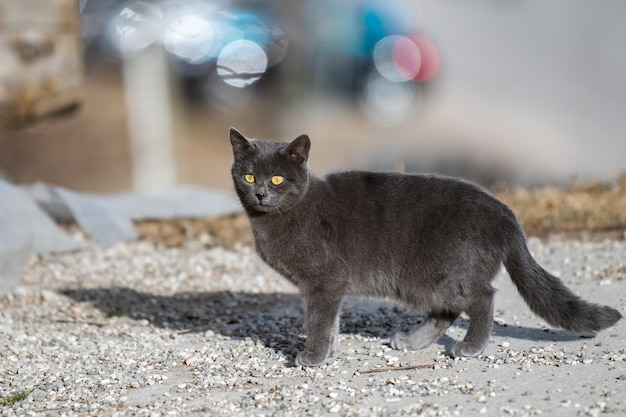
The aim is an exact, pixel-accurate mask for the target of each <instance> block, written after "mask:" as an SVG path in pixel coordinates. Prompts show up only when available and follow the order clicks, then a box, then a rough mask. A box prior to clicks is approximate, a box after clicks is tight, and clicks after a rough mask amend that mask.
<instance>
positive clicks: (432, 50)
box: [409, 35, 439, 82]
mask: <svg viewBox="0 0 626 417" xmlns="http://www.w3.org/2000/svg"><path fill="white" fill-rule="evenodd" d="M409 39H410V40H411V41H412V42H413V43H414V44H415V45H417V47H418V48H419V51H420V56H421V57H422V60H421V65H420V69H419V72H418V73H417V74H416V75H415V76H414V77H412V79H413V81H418V82H425V81H429V80H431V79H432V78H433V77H434V76H435V75H437V72H438V71H439V51H438V50H437V47H436V46H435V44H434V43H432V42H431V41H430V40H429V39H428V38H425V37H424V36H421V35H411V36H409Z"/></svg>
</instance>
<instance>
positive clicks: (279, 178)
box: [272, 175, 285, 185]
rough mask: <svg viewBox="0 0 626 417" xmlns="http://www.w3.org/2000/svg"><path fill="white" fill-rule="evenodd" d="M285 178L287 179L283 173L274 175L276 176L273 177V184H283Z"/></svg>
mask: <svg viewBox="0 0 626 417" xmlns="http://www.w3.org/2000/svg"><path fill="white" fill-rule="evenodd" d="M284 180H285V179H284V178H283V176H282V175H274V176H273V177H272V184H274V185H280V184H282V183H283V181H284Z"/></svg>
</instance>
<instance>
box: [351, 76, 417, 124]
mask: <svg viewBox="0 0 626 417" xmlns="http://www.w3.org/2000/svg"><path fill="white" fill-rule="evenodd" d="M416 92H417V88H416V85H415V84H414V83H399V82H396V81H391V80H389V79H388V78H386V77H383V76H381V75H380V74H378V73H376V72H375V71H374V72H372V73H371V74H370V76H369V77H368V79H367V81H366V84H365V88H364V91H363V97H362V100H361V107H362V108H363V110H364V112H365V114H366V115H367V117H368V118H369V119H370V120H371V121H372V122H374V123H376V124H377V125H379V126H385V127H389V126H394V125H397V124H399V123H401V122H402V121H404V120H405V119H406V117H407V115H408V114H409V111H410V110H411V108H412V107H413V106H414V105H415V104H416Z"/></svg>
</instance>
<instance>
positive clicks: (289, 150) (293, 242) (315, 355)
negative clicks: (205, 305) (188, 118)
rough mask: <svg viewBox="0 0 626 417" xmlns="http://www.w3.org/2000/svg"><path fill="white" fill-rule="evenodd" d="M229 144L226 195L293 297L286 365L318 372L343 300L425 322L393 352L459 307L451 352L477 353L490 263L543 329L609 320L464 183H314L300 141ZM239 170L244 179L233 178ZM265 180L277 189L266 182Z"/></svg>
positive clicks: (506, 213)
mask: <svg viewBox="0 0 626 417" xmlns="http://www.w3.org/2000/svg"><path fill="white" fill-rule="evenodd" d="M230 140H231V144H232V147H233V154H234V163H233V166H232V175H233V180H234V184H235V190H236V192H237V194H238V196H239V198H240V199H241V202H242V204H243V207H244V209H245V210H246V213H247V214H248V217H249V219H250V223H251V226H252V231H253V233H254V237H255V243H256V250H257V252H258V254H259V255H260V256H261V258H262V259H263V260H264V261H265V262H266V263H267V264H269V265H270V266H271V267H272V268H274V269H275V270H277V271H278V272H279V273H281V274H282V275H283V276H285V277H286V278H287V279H288V280H290V281H291V282H292V283H294V284H295V285H296V286H297V287H298V288H299V289H300V291H301V293H302V295H303V297H304V300H305V307H306V332H307V343H306V348H305V350H304V351H303V352H301V353H300V354H299V355H298V357H297V359H296V363H297V364H300V365H308V366H315V365H320V364H322V363H323V362H324V361H325V360H326V359H327V357H328V356H329V355H330V354H331V353H332V352H333V351H334V349H335V348H336V346H337V343H338V338H339V337H338V329H339V319H338V317H339V311H340V307H341V302H342V300H343V298H344V297H346V296H349V295H354V296H366V297H382V298H389V299H393V300H396V301H399V302H401V303H403V304H405V305H407V306H409V307H411V308H413V309H415V310H416V311H418V312H421V313H424V314H426V315H427V319H426V320H425V321H424V322H422V323H421V324H420V325H419V326H417V327H416V328H415V329H413V330H411V331H410V332H408V333H398V334H396V335H395V336H394V337H393V339H392V341H391V345H392V347H394V348H396V349H420V348H423V347H426V346H428V345H429V344H431V343H432V342H434V341H436V340H437V339H438V338H439V337H440V336H441V335H443V334H444V333H445V331H446V329H447V328H448V326H450V325H451V324H452V323H453V322H454V320H455V319H456V318H457V317H458V316H459V314H460V313H462V312H465V313H467V314H468V316H469V320H470V324H469V329H468V331H467V334H466V335H465V338H464V339H463V341H461V342H458V343H457V344H456V345H454V347H453V348H452V354H453V355H454V356H477V355H479V354H481V353H482V352H483V350H484V349H485V346H486V345H487V342H488V339H489V336H490V333H491V326H492V322H493V296H494V289H493V287H492V286H491V281H492V279H493V278H494V276H495V275H496V274H497V272H498V270H499V269H500V267H501V265H502V263H504V265H505V266H506V268H507V270H508V272H509V274H510V275H511V278H512V280H513V282H514V283H515V285H516V286H517V288H518V290H519V292H520V294H521V295H522V297H523V298H524V300H525V301H526V302H527V303H528V305H529V306H530V308H531V309H532V311H534V312H535V313H536V314H537V315H539V316H541V317H543V318H544V319H545V320H546V321H547V322H548V323H550V324H552V325H555V326H559V327H562V328H564V329H566V330H571V331H575V332H584V333H590V332H595V331H598V330H601V329H604V328H606V327H609V326H611V325H613V324H614V323H615V322H617V321H618V320H619V319H620V318H621V314H620V313H619V312H618V311H617V310H614V309H612V308H610V307H604V306H599V305H596V304H591V303H588V302H586V301H584V300H582V299H580V298H579V297H577V296H576V295H574V294H573V293H572V292H571V291H570V290H569V289H567V287H565V286H564V285H563V283H562V282H561V281H560V280H559V279H558V278H556V277H554V276H552V275H550V274H549V273H548V272H547V271H545V270H544V269H543V268H542V267H541V266H539V264H537V262H536V261H535V260H534V259H533V258H532V256H531V255H530V253H529V252H528V249H527V247H526V241H525V238H524V235H523V232H522V229H521V227H520V225H519V223H518V221H517V219H516V217H515V215H514V214H513V212H512V211H511V210H510V209H509V208H508V207H507V206H506V205H504V204H503V203H502V202H500V201H499V200H497V199H496V198H494V197H492V196H491V195H490V194H488V193H487V192H485V191H484V190H482V189H481V188H479V187H478V186H476V185H473V184H470V183H468V182H465V181H461V180H457V179H452V178H447V177H441V176H435V175H408V174H399V173H375V172H362V171H353V172H342V173H336V174H330V175H327V176H325V177H321V178H320V177H317V176H315V175H313V174H312V173H311V172H310V170H309V168H308V155H309V149H310V141H309V138H308V137H307V136H306V135H302V136H300V137H299V138H297V139H295V140H294V141H293V142H291V143H279V142H265V141H257V140H254V139H246V138H245V137H244V136H243V135H242V134H241V133H239V132H238V131H237V130H235V129H231V131H230ZM248 173H251V174H254V175H255V177H256V182H255V183H254V184H250V183H247V182H246V181H245V180H244V175H245V174H248ZM276 174H279V175H282V176H283V177H284V178H285V180H284V183H283V184H281V185H278V186H275V185H272V184H271V182H270V178H271V177H272V176H273V175H276Z"/></svg>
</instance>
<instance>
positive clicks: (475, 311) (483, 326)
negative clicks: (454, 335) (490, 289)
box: [452, 293, 493, 357]
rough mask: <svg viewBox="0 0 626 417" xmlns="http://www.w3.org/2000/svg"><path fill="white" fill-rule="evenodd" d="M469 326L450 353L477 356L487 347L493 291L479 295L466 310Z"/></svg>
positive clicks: (456, 355)
mask: <svg viewBox="0 0 626 417" xmlns="http://www.w3.org/2000/svg"><path fill="white" fill-rule="evenodd" d="M466 312H467V315H468V316H469V320H470V323H469V328H468V329H467V333H466V334H465V337H464V338H463V341H462V342H457V343H456V344H455V345H454V346H453V347H452V355H454V356H455V357H461V356H478V355H480V354H481V353H483V351H484V350H485V348H486V347H487V343H488V342H489V336H490V335H491V328H492V326H493V293H492V294H486V295H484V296H482V297H480V298H479V299H478V300H477V301H476V302H474V304H472V305H471V306H470V308H468V309H467V310H466Z"/></svg>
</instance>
